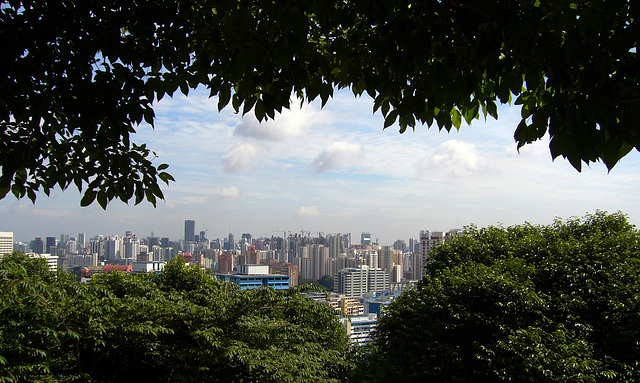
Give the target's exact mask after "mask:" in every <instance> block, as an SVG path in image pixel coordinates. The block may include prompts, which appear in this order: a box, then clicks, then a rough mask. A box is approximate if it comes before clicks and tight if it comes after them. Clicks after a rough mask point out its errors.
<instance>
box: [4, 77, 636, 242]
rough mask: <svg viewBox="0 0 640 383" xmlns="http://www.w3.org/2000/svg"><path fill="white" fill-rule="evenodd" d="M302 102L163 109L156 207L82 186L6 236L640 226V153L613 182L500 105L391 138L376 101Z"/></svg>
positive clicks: (150, 138)
mask: <svg viewBox="0 0 640 383" xmlns="http://www.w3.org/2000/svg"><path fill="white" fill-rule="evenodd" d="M299 106H300V102H299V101H295V102H294V103H293V105H292V109H291V110H284V111H283V113H282V114H281V115H277V116H276V118H275V120H271V121H268V122H262V123H259V122H258V121H257V120H256V119H255V117H254V116H253V114H252V113H249V114H247V115H245V116H244V117H243V116H241V115H240V114H235V113H234V112H233V109H232V108H230V107H228V108H226V109H224V110H223V111H222V112H218V109H217V99H216V98H208V97H207V93H206V91H204V90H202V89H197V90H195V91H192V92H191V93H190V94H189V96H188V97H185V96H182V95H175V96H174V97H173V98H164V99H162V100H161V101H160V102H158V103H157V104H156V105H155V112H156V116H157V119H156V122H155V129H152V128H151V127H150V126H148V125H140V126H139V127H138V128H137V133H136V134H134V135H133V137H132V141H133V142H136V143H138V144H140V143H147V146H148V147H150V148H151V149H152V150H154V151H155V152H156V154H157V156H158V158H157V159H156V160H155V161H154V163H156V164H160V163H168V164H169V165H170V167H169V169H168V172H169V173H171V174H172V175H173V176H174V178H175V179H176V182H172V183H171V184H170V185H169V186H166V185H165V186H164V188H163V192H164V194H165V200H164V201H159V202H158V204H157V207H156V208H153V206H151V205H150V204H149V203H145V202H143V203H141V204H140V205H137V206H134V205H133V202H131V203H130V204H129V205H127V204H125V203H123V202H120V201H115V200H114V201H112V202H111V203H110V204H109V205H108V207H107V210H106V211H103V210H102V208H100V207H99V206H98V205H97V203H94V205H92V206H89V207H85V208H82V207H80V198H81V195H80V194H79V193H78V191H77V190H76V189H73V188H69V189H67V190H66V191H60V190H55V191H54V192H52V193H51V195H50V197H47V196H46V195H44V194H39V195H38V198H37V200H36V202H35V204H33V203H31V201H29V200H28V199H24V200H16V199H15V198H14V197H13V196H12V195H8V196H7V197H5V198H4V199H3V200H0V222H1V224H0V231H12V232H14V240H16V241H23V242H27V241H30V240H32V239H34V238H35V237H47V236H55V237H58V238H59V237H60V234H69V235H71V236H76V235H77V234H78V233H79V232H83V233H86V234H87V236H88V237H93V236H95V235H98V234H102V235H124V234H125V231H127V230H131V231H133V233H134V234H136V235H137V236H139V237H147V236H150V235H151V233H152V232H153V233H154V235H155V236H159V237H169V238H171V239H172V240H177V239H180V238H183V236H184V221H185V220H187V219H193V220H195V221H196V232H199V231H201V230H202V231H206V232H207V237H208V238H209V239H212V238H222V237H226V236H227V235H228V234H229V233H234V234H235V235H236V237H239V236H240V235H241V234H242V233H251V234H252V235H253V236H254V237H261V236H271V235H282V233H283V232H285V231H286V232H289V231H290V232H292V233H296V232H298V233H300V232H305V234H306V233H311V235H312V236H315V235H317V234H318V233H324V234H329V233H351V234H352V238H353V240H354V242H358V241H359V238H360V233H361V232H364V231H366V232H370V233H371V235H372V237H373V239H374V240H375V239H378V241H379V243H380V244H382V245H391V244H392V243H393V242H394V241H395V240H397V239H404V240H405V241H407V240H408V239H409V238H414V237H418V236H419V232H420V230H430V231H448V230H450V229H460V228H463V227H464V226H467V225H470V224H475V225H476V226H479V227H484V226H489V225H504V226H510V225H515V224H522V223H525V222H530V223H534V224H545V225H546V224H551V223H553V221H554V220H555V219H557V218H561V219H566V218H570V217H576V216H577V217H580V216H584V215H585V214H587V213H594V212H595V211H596V210H604V211H608V212H616V211H621V212H623V213H625V214H627V215H628V217H629V220H630V221H631V222H632V223H633V224H636V225H638V223H640V200H639V199H638V197H637V196H638V195H640V175H639V173H638V169H640V167H639V165H640V154H639V153H638V152H637V151H633V152H631V153H630V154H629V155H627V156H626V157H624V158H623V159H622V160H621V162H620V163H619V164H617V165H616V166H615V167H614V168H613V170H612V171H611V172H608V170H607V168H606V167H605V166H604V164H602V163H596V164H592V165H591V166H590V167H587V166H585V167H583V170H582V172H578V171H576V170H575V169H574V168H573V167H571V165H570V164H569V162H568V161H566V160H564V159H562V158H557V159H556V160H555V161H554V160H552V158H551V155H550V153H549V147H548V140H547V139H544V140H541V141H538V142H536V143H534V144H530V145H527V146H525V147H523V148H521V149H520V151H519V152H518V151H517V150H516V143H515V142H514V139H513V132H514V130H515V127H516V126H517V124H518V122H519V120H520V110H519V109H518V108H515V107H510V106H502V107H500V109H499V119H498V120H494V119H492V118H490V117H489V118H488V119H487V121H486V122H485V121H484V119H482V118H481V119H480V120H477V121H474V122H473V123H472V125H471V126H466V125H464V124H463V126H462V127H461V129H460V131H456V130H455V129H454V130H453V131H452V132H451V133H447V132H446V131H442V132H440V131H438V129H437V127H436V126H433V127H431V128H430V129H427V127H426V126H417V127H416V129H415V131H410V130H408V131H407V132H405V133H404V134H400V133H399V130H398V127H397V126H391V127H389V128H387V129H386V130H383V129H382V127H383V117H382V115H381V114H380V113H376V114H374V113H373V111H372V106H373V102H372V100H371V99H370V98H369V97H368V96H363V97H361V98H356V97H354V96H353V94H352V93H350V92H349V91H339V92H337V93H336V94H335V96H334V98H333V99H330V100H329V102H328V103H327V105H325V107H324V108H321V107H320V103H316V102H314V103H311V104H305V105H303V106H302V107H299Z"/></svg>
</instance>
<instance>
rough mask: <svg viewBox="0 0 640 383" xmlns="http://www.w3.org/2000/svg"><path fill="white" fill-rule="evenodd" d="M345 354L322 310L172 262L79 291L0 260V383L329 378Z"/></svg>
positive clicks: (343, 367)
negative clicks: (156, 269) (157, 269)
mask: <svg viewBox="0 0 640 383" xmlns="http://www.w3.org/2000/svg"><path fill="white" fill-rule="evenodd" d="M347 351H348V341H347V338H346V335H345V333H344V330H343V329H342V326H341V325H340V323H339V321H338V319H337V317H336V315H335V313H334V311H333V310H332V309H331V308H329V307H327V306H324V305H317V304H315V303H314V302H313V301H311V300H309V299H306V298H304V297H302V296H301V295H300V294H298V293H296V292H295V291H285V292H276V291H275V290H273V289H268V288H264V289H257V290H246V291H242V290H240V289H239V288H238V287H237V286H235V285H233V284H230V283H226V282H219V281H217V280H216V279H215V278H213V277H212V276H210V275H207V274H205V273H204V272H203V271H202V270H200V269H199V268H197V267H185V265H184V262H183V261H181V260H180V259H178V260H175V261H172V262H171V263H170V264H168V265H167V267H166V268H165V270H164V271H163V272H162V273H160V274H159V275H127V274H123V273H120V272H114V273H110V274H106V275H102V276H99V277H96V278H95V279H94V280H93V281H92V283H91V284H89V285H84V284H80V283H77V282H75V281H73V280H72V279H70V278H69V277H68V276H67V277H65V276H64V275H62V274H61V275H59V276H58V277H55V276H54V275H52V274H51V272H49V271H48V270H47V268H46V265H44V263H40V260H34V259H30V258H26V257H25V256H23V255H13V256H6V257H5V258H3V259H2V260H0V381H1V382H27V381H28V382H53V381H69V382H71V381H77V382H318V381H329V382H332V381H333V382H335V381H339V380H342V378H343V377H344V376H345V373H346V371H347V370H348V369H349V362H348V361H347V359H346V355H347V354H346V353H347Z"/></svg>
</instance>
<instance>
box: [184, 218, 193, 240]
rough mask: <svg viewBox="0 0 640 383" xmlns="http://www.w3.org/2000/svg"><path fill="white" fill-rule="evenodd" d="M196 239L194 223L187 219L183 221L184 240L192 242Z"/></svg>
mask: <svg viewBox="0 0 640 383" xmlns="http://www.w3.org/2000/svg"><path fill="white" fill-rule="evenodd" d="M195 239H196V221H194V220H192V219H187V220H185V221H184V240H185V241H186V242H193V241H195Z"/></svg>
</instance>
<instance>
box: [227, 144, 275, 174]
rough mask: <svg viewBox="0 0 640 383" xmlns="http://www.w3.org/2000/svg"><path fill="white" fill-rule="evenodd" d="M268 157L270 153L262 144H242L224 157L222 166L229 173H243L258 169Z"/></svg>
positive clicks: (235, 146)
mask: <svg viewBox="0 0 640 383" xmlns="http://www.w3.org/2000/svg"><path fill="white" fill-rule="evenodd" d="M268 155H269V151H268V150H267V148H266V147H264V146H263V145H261V144H257V143H250V142H241V143H238V144H236V145H234V146H233V147H232V148H231V150H229V152H228V153H227V154H225V155H224V156H222V164H223V166H224V170H225V171H226V172H228V173H241V172H245V171H247V170H250V169H252V168H255V167H257V166H258V165H259V164H260V163H261V162H262V160H264V158H266V157H268Z"/></svg>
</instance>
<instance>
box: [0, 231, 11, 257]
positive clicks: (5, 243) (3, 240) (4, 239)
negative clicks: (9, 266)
mask: <svg viewBox="0 0 640 383" xmlns="http://www.w3.org/2000/svg"><path fill="white" fill-rule="evenodd" d="M11 253H13V232H12V231H0V258H2V256H3V255H5V254H11Z"/></svg>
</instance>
